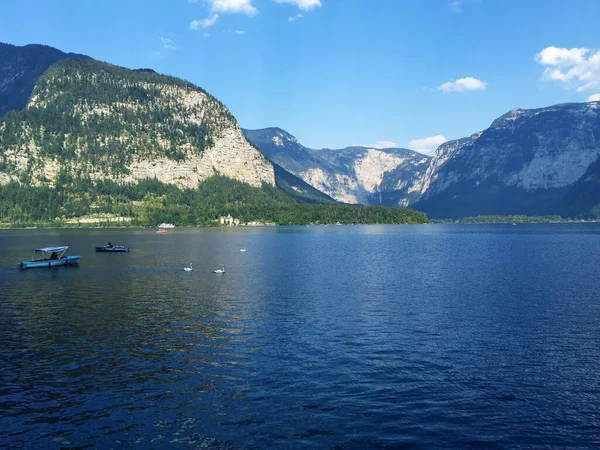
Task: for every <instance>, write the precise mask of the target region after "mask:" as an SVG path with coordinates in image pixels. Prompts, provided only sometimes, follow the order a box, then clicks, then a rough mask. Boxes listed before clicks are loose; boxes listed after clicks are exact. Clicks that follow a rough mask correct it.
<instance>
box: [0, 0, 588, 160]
mask: <svg viewBox="0 0 600 450" xmlns="http://www.w3.org/2000/svg"><path fill="white" fill-rule="evenodd" d="M599 18H600V1H598V0H569V1H566V0H565V1H559V0H196V1H189V0H160V1H159V0H102V1H98V0H77V1H75V0H73V1H71V0H2V1H1V2H0V41H1V42H7V43H11V44H15V45H25V44H29V43H42V44H47V45H51V46H53V47H57V48H59V49H61V50H63V51H70V52H77V53H83V54H87V55H90V56H92V57H93V58H96V59H99V60H103V61H107V62H111V63H113V64H118V65H121V66H125V67H129V68H140V67H150V68H153V69H155V70H156V71H158V72H161V73H165V74H169V75H174V76H178V77H181V78H185V79H187V80H189V81H191V82H193V83H195V84H197V85H199V86H201V87H202V88H204V89H206V90H207V91H208V92H210V93H211V94H213V95H214V96H215V97H217V98H218V99H220V100H221V101H223V102H224V103H225V105H226V106H227V107H228V108H229V109H230V110H231V112H232V113H233V114H234V115H235V116H236V118H237V119H238V121H239V122H240V125H241V126H242V127H245V128H264V127H270V126H277V127H281V128H283V129H285V130H286V131H289V132H290V133H292V134H293V135H295V136H296V137H297V138H298V139H299V140H300V142H301V143H302V144H304V145H306V146H308V147H312V148H323V147H327V148H342V147H346V146H349V145H354V144H362V145H375V144H377V143H381V144H380V145H382V146H386V145H387V146H399V147H410V148H417V149H420V150H421V151H424V152H431V151H432V150H433V149H434V148H435V146H436V145H437V144H439V143H441V142H442V141H443V140H444V139H455V138H459V137H463V136H468V135H470V134H472V133H474V132H476V131H479V130H482V129H484V128H486V127H488V126H489V125H490V123H491V122H492V121H493V120H494V119H495V118H496V117H498V116H500V115H501V114H504V113H505V112H507V111H509V110H511V109H513V108H536V107H543V106H549V105H552V104H556V103H563V102H571V101H575V102H580V101H586V100H587V99H589V98H590V97H591V98H595V97H592V96H594V95H597V94H599V95H600V52H598V49H599V48H600V32H599V31H598V30H599V25H598V23H599V21H600V19H599ZM386 143H387V144H386Z"/></svg>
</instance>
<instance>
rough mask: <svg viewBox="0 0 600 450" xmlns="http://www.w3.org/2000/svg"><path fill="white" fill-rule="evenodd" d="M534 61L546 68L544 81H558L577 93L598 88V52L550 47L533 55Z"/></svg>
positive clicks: (599, 76) (599, 81)
mask: <svg viewBox="0 0 600 450" xmlns="http://www.w3.org/2000/svg"><path fill="white" fill-rule="evenodd" d="M535 61H536V62H537V63H538V64H541V65H543V66H546V68H545V69H544V72H543V73H542V80H544V81H560V82H561V83H563V84H564V85H565V88H567V89H576V90H577V92H584V91H589V90H592V89H598V88H600V50H590V49H589V48H571V49H567V48H559V47H554V46H551V47H546V48H545V49H543V50H542V51H541V52H539V53H538V54H537V55H535Z"/></svg>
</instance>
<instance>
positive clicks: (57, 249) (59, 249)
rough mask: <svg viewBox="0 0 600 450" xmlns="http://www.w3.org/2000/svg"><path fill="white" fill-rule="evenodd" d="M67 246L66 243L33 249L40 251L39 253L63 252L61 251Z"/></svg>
mask: <svg viewBox="0 0 600 450" xmlns="http://www.w3.org/2000/svg"><path fill="white" fill-rule="evenodd" d="M68 248H69V246H68V245H63V246H60V247H43V248H36V249H35V251H36V252H40V253H52V252H63V251H65V250H66V249H68Z"/></svg>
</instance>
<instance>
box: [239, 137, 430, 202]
mask: <svg viewBox="0 0 600 450" xmlns="http://www.w3.org/2000/svg"><path fill="white" fill-rule="evenodd" d="M244 133H245V134H246V137H247V138H248V139H249V140H250V141H251V142H252V143H253V144H254V145H256V146H257V147H258V148H259V149H260V150H261V151H262V152H263V153H264V154H265V155H266V156H267V157H268V158H269V159H271V160H272V161H273V162H275V163H277V164H278V165H280V166H282V167H283V168H284V169H285V170H287V171H289V172H291V173H293V174H294V175H296V176H298V177H300V178H301V179H302V180H304V181H305V182H306V183H308V184H310V185H311V186H313V187H314V188H316V189H318V190H320V191H322V192H325V193H326V194H328V195H329V196H331V197H332V198H334V199H336V200H338V201H340V202H344V203H359V204H370V205H386V206H406V205H408V204H409V203H410V202H411V201H413V200H414V199H416V198H417V197H418V195H419V194H420V191H421V189H422V179H423V176H424V174H425V171H426V169H427V166H428V163H429V157H428V156H425V155H422V154H420V153H417V152H414V151H412V150H406V149H397V148H391V149H374V148H366V147H348V148H345V149H342V150H329V149H325V150H312V149H309V148H306V147H304V146H302V145H301V144H300V143H299V142H298V140H297V139H296V138H295V137H294V136H292V135H291V134H289V133H287V132H285V131H284V130H281V129H279V128H266V129H263V130H244Z"/></svg>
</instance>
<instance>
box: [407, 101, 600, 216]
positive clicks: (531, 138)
mask: <svg viewBox="0 0 600 450" xmlns="http://www.w3.org/2000/svg"><path fill="white" fill-rule="evenodd" d="M599 157H600V102H590V103H569V104H562V105H555V106H551V107H547V108H540V109H531V110H523V109H515V110H513V111H510V112H509V113H507V114H505V115H503V116H501V117H499V118H498V119H496V120H495V121H494V122H493V123H492V125H491V126H490V127H489V128H488V129H486V130H484V131H482V132H481V133H476V134H474V135H472V136H470V137H468V138H464V139H459V140H456V141H450V142H446V143H445V144H443V145H441V146H440V147H439V148H438V149H437V151H436V152H435V155H434V157H433V159H432V160H431V163H430V165H429V167H428V169H427V172H426V174H425V178H424V180H423V188H422V190H421V197H420V198H419V200H418V201H417V202H415V203H413V204H411V207H414V208H416V209H418V210H420V211H424V212H426V213H427V214H428V215H429V216H430V217H433V218H459V217H465V216H473V215H487V214H528V215H539V214H553V213H563V214H564V213H565V212H567V211H569V214H575V215H577V214H579V213H581V212H583V210H584V209H585V208H587V207H591V206H590V205H591V204H592V203H594V201H596V200H594V198H595V199H598V202H597V203H600V194H599V191H598V190H596V191H594V190H593V189H592V186H597V184H594V183H593V180H594V177H596V176H597V173H598V170H597V169H594V168H593V167H591V166H592V164H593V163H595V162H596V161H597V160H598V158H599ZM594 167H595V166H594ZM588 170H591V172H589V173H588ZM586 177H587V178H586ZM569 192H570V193H569ZM565 196H567V197H565ZM581 196H589V197H590V200H589V201H588V202H587V203H586V205H583V204H582V205H581V208H579V207H576V208H568V207H567V205H566V203H565V201H566V200H565V199H566V198H570V199H571V200H569V201H571V202H572V201H574V200H575V199H577V198H579V197H581Z"/></svg>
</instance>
